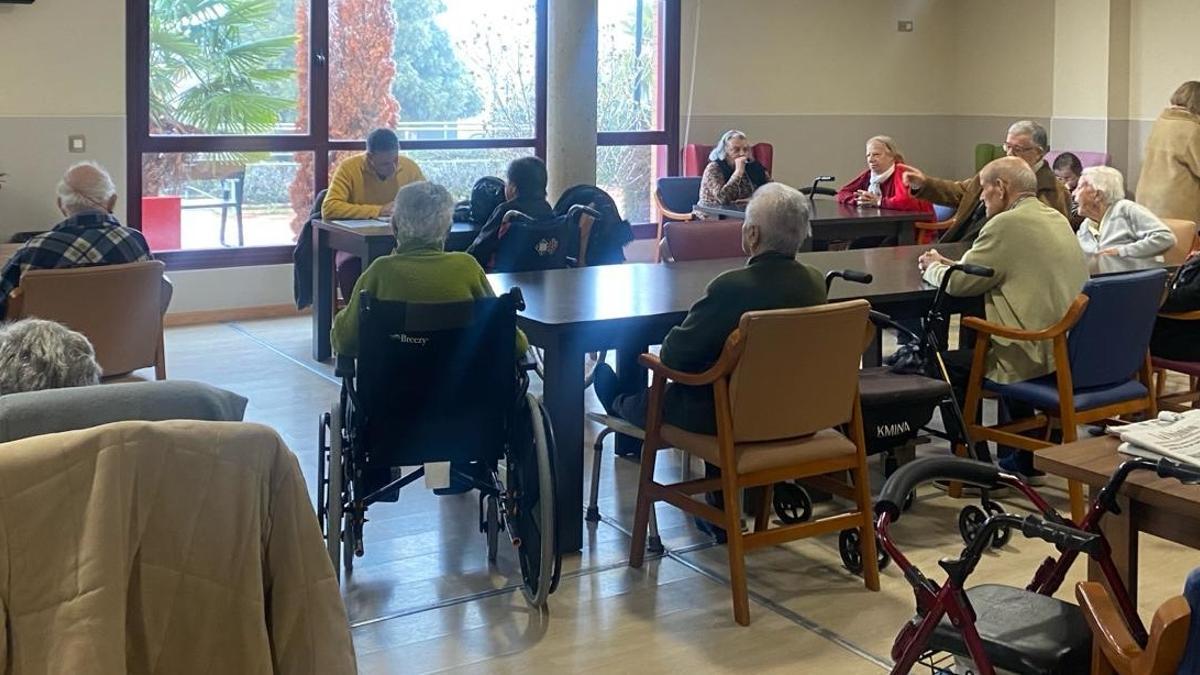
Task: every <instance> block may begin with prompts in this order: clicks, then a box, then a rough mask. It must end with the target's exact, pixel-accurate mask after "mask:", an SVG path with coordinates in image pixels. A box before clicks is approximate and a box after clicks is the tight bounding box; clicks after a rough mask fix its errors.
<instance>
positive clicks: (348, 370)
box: [333, 354, 355, 379]
mask: <svg viewBox="0 0 1200 675" xmlns="http://www.w3.org/2000/svg"><path fill="white" fill-rule="evenodd" d="M335 359H336V360H335V361H334V367H333V374H334V375H335V376H337V377H340V378H343V379H345V378H350V377H354V372H355V371H354V363H355V361H354V357H353V356H347V355H345V354H338V355H337V356H336V357H335Z"/></svg>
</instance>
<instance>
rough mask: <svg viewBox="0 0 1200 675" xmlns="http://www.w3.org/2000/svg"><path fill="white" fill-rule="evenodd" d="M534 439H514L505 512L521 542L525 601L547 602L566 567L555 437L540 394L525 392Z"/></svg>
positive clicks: (536, 604) (515, 541)
mask: <svg viewBox="0 0 1200 675" xmlns="http://www.w3.org/2000/svg"><path fill="white" fill-rule="evenodd" d="M525 400H526V408H527V412H528V414H529V430H530V431H531V436H532V438H531V439H530V440H532V443H528V444H526V441H525V439H515V440H516V441H517V442H516V443H511V444H509V449H508V457H507V462H508V471H507V472H506V475H505V477H506V480H507V485H506V486H505V509H504V512H505V518H506V520H507V521H508V532H509V536H510V537H512V541H513V544H514V545H515V546H516V547H517V558H518V560H519V561H520V564H521V577H522V582H523V583H522V587H521V590H522V592H523V593H524V594H525V599H526V601H528V602H529V604H531V605H533V606H534V607H543V606H545V604H546V598H547V597H549V595H550V592H551V591H552V590H553V588H554V587H555V585H556V583H557V577H558V575H559V573H560V571H561V568H562V558H561V556H559V555H558V551H557V545H556V541H555V532H556V531H557V520H556V519H555V512H554V465H553V463H552V462H553V459H552V458H553V453H554V437H553V433H552V432H551V430H550V425H549V422H550V420H549V417H547V416H546V413H545V409H544V408H543V407H542V405H541V403H539V402H538V400H537V398H536V397H535V396H533V395H532V394H526V395H525Z"/></svg>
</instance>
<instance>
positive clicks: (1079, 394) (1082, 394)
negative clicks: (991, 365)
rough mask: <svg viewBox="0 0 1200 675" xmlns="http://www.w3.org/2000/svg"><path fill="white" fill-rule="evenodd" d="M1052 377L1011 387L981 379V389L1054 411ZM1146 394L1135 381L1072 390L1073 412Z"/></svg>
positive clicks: (1055, 389) (1055, 394) (1055, 391)
mask: <svg viewBox="0 0 1200 675" xmlns="http://www.w3.org/2000/svg"><path fill="white" fill-rule="evenodd" d="M1054 377H1055V376H1054V375H1053V374H1050V375H1046V376H1044V377H1039V378H1037V379H1033V380H1025V381H1024V382H1014V383H1012V384H999V383H996V382H993V381H991V380H986V379H985V380H984V381H983V388H984V389H986V390H988V391H990V392H993V393H995V394H999V395H1000V396H1004V397H1007V398H1012V399H1016V400H1018V401H1024V402H1025V403H1029V404H1031V405H1033V406H1034V407H1035V408H1038V409H1041V410H1057V409H1058V383H1057V382H1056V381H1055V379H1054ZM1148 393H1149V391H1147V389H1146V386H1145V385H1143V384H1142V383H1141V382H1138V381H1137V380H1127V381H1125V382H1121V383H1119V384H1113V385H1106V386H1103V387H1091V388H1087V389H1076V390H1075V396H1074V398H1075V410H1091V409H1093V408H1099V407H1101V406H1106V405H1111V404H1113V403H1120V402H1122V401H1131V400H1133V399H1135V398H1142V397H1144V396H1146V395H1147V394H1148Z"/></svg>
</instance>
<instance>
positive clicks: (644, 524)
mask: <svg viewBox="0 0 1200 675" xmlns="http://www.w3.org/2000/svg"><path fill="white" fill-rule="evenodd" d="M657 457H658V451H657V450H655V449H654V446H652V445H650V444H649V443H646V444H643V445H642V469H641V473H640V476H639V477H638V493H637V507H636V508H635V510H634V516H633V540H632V541H631V542H630V544H629V566H630V567H633V568H635V569H636V568H638V567H641V566H642V561H643V560H644V559H645V557H646V529H647V528H648V527H649V526H650V508H651V507H652V506H653V505H654V502H653V500H652V499H651V498H650V484H651V483H653V482H654V462H655V460H656V459H657Z"/></svg>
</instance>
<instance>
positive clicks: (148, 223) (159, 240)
mask: <svg viewBox="0 0 1200 675" xmlns="http://www.w3.org/2000/svg"><path fill="white" fill-rule="evenodd" d="M181 206H182V201H181V200H180V198H179V197H171V196H167V197H142V235H143V236H145V237H146V243H147V244H149V245H150V250H151V251H152V252H157V251H175V250H178V249H179V248H180V244H181V239H180V221H181V220H182V215H181V214H182V213H183V210H182V208H181Z"/></svg>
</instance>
